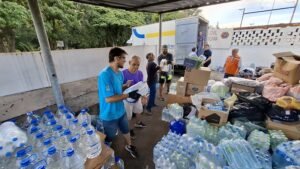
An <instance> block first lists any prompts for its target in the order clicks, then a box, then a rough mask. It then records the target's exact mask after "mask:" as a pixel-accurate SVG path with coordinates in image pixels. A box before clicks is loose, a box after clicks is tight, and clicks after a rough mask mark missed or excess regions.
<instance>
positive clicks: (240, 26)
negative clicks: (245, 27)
mask: <svg viewBox="0 0 300 169" xmlns="http://www.w3.org/2000/svg"><path fill="white" fill-rule="evenodd" d="M240 10H243V15H242V19H241V23H240V28H241V27H242V24H243V20H244V15H245V10H246V8H243V9H240Z"/></svg>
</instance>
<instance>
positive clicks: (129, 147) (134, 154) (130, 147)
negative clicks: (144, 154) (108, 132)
mask: <svg viewBox="0 0 300 169" xmlns="http://www.w3.org/2000/svg"><path fill="white" fill-rule="evenodd" d="M125 150H127V151H128V152H129V153H130V155H131V156H132V157H133V158H137V157H138V153H137V151H136V148H135V146H133V145H127V146H125Z"/></svg>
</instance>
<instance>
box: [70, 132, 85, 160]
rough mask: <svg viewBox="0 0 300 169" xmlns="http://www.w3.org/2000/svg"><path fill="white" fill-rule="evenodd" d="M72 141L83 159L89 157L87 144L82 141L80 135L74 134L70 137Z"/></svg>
mask: <svg viewBox="0 0 300 169" xmlns="http://www.w3.org/2000/svg"><path fill="white" fill-rule="evenodd" d="M70 143H71V144H72V146H73V148H74V149H75V150H76V152H77V154H78V155H79V156H80V157H81V158H82V159H83V162H85V161H86V159H87V153H88V152H87V146H85V144H83V143H82V142H80V140H79V136H78V135H77V136H72V138H71V139H70Z"/></svg>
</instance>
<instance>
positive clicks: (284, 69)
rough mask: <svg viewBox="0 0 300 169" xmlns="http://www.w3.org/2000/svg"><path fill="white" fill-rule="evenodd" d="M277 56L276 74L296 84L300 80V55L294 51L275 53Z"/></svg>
mask: <svg viewBox="0 0 300 169" xmlns="http://www.w3.org/2000/svg"><path fill="white" fill-rule="evenodd" d="M273 55H274V56H275V57H276V62H275V67H274V75H275V76H276V77H278V78H280V79H282V80H284V81H285V82H287V83H289V84H291V85H294V84H297V83H298V82H299V80H300V56H299V55H296V54H294V53H292V52H281V53H274V54H273Z"/></svg>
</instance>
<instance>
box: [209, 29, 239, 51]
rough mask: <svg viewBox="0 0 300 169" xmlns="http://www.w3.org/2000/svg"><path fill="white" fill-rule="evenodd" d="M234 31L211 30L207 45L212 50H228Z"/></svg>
mask: <svg viewBox="0 0 300 169" xmlns="http://www.w3.org/2000/svg"><path fill="white" fill-rule="evenodd" d="M232 35H233V29H216V28H209V29H208V34H207V43H208V44H209V45H210V47H211V48H215V49H216V48H221V49H228V48H230V46H231V39H232Z"/></svg>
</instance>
